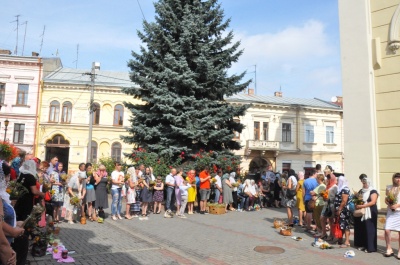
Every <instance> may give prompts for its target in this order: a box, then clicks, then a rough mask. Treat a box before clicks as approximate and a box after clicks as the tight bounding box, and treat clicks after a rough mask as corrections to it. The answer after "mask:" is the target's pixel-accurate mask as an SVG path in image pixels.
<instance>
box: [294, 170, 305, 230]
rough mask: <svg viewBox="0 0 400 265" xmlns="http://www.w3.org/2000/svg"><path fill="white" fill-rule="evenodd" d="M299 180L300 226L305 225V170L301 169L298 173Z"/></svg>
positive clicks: (298, 207) (298, 205) (297, 201)
mask: <svg viewBox="0 0 400 265" xmlns="http://www.w3.org/2000/svg"><path fill="white" fill-rule="evenodd" d="M297 175H298V178H299V180H298V181H297V186H296V207H297V209H298V211H299V226H303V219H304V218H305V215H306V207H305V205H304V197H303V183H304V172H303V171H299V173H298V174H297Z"/></svg>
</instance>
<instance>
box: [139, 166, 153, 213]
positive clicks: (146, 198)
mask: <svg viewBox="0 0 400 265" xmlns="http://www.w3.org/2000/svg"><path fill="white" fill-rule="evenodd" d="M152 175H153V172H152V169H151V168H149V167H147V168H146V171H145V173H144V175H143V176H142V179H143V181H142V183H143V189H142V193H141V197H142V219H141V220H147V207H148V206H149V203H150V202H152V200H153V193H152V189H153V188H152V187H150V181H151V176H152Z"/></svg>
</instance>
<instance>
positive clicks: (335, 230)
mask: <svg viewBox="0 0 400 265" xmlns="http://www.w3.org/2000/svg"><path fill="white" fill-rule="evenodd" d="M332 234H333V236H334V237H335V238H338V239H341V238H343V232H342V229H340V224H339V217H338V218H336V221H335V224H334V225H333V228H332Z"/></svg>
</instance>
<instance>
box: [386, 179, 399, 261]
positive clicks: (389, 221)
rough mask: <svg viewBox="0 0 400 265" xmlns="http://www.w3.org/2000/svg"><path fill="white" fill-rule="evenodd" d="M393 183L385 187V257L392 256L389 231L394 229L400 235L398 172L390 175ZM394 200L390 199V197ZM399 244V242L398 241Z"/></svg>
mask: <svg viewBox="0 0 400 265" xmlns="http://www.w3.org/2000/svg"><path fill="white" fill-rule="evenodd" d="M392 183H393V185H389V186H387V188H386V199H385V203H386V205H387V213H386V225H385V240H386V253H385V254H384V255H385V257H390V256H393V255H394V254H393V249H392V246H391V245H390V232H391V231H396V232H398V233H399V236H400V192H399V189H400V173H395V174H394V175H393V177H392ZM389 197H390V198H393V199H394V200H390V198H389ZM399 244H400V243H399ZM397 259H400V251H399V253H397Z"/></svg>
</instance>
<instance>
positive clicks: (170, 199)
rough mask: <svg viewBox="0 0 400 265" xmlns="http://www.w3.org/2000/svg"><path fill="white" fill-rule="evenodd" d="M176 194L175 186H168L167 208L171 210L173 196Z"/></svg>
mask: <svg viewBox="0 0 400 265" xmlns="http://www.w3.org/2000/svg"><path fill="white" fill-rule="evenodd" d="M174 194H175V189H174V187H171V188H170V186H168V187H167V201H166V202H165V208H166V210H171V203H172V196H173V195H174Z"/></svg>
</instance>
